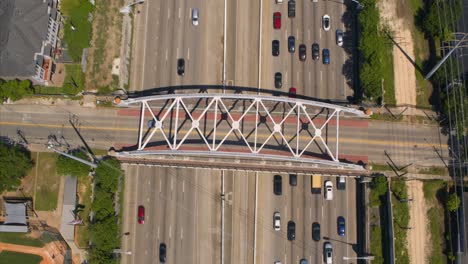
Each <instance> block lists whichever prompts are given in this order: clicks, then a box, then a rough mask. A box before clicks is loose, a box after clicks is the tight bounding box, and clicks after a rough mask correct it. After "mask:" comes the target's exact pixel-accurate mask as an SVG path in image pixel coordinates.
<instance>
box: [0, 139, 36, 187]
mask: <svg viewBox="0 0 468 264" xmlns="http://www.w3.org/2000/svg"><path fill="white" fill-rule="evenodd" d="M32 165H33V161H32V160H31V153H30V152H29V151H28V150H26V149H25V148H23V147H21V146H11V145H7V144H5V143H3V142H0V193H2V192H3V191H5V190H11V189H14V188H16V187H17V186H19V184H20V183H21V179H22V178H23V177H24V176H26V174H27V173H28V172H29V171H30V170H31V168H32Z"/></svg>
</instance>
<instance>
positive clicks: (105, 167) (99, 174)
mask: <svg viewBox="0 0 468 264" xmlns="http://www.w3.org/2000/svg"><path fill="white" fill-rule="evenodd" d="M121 175H123V172H122V170H121V169H120V163H119V161H118V160H117V159H115V158H106V159H104V160H103V161H102V162H101V163H99V166H98V167H97V168H96V175H95V183H96V185H99V186H100V187H101V188H102V189H104V190H107V191H108V192H115V191H116V190H117V184H118V182H119V177H120V176H121Z"/></svg>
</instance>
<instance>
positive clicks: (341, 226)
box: [336, 216, 346, 236]
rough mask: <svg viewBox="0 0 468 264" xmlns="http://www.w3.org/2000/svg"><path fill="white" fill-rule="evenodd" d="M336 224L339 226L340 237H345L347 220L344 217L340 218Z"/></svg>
mask: <svg viewBox="0 0 468 264" xmlns="http://www.w3.org/2000/svg"><path fill="white" fill-rule="evenodd" d="M336 224H337V227H338V228H337V229H338V235H339V236H345V226H346V224H345V219H344V217H342V216H338V218H337V219H336Z"/></svg>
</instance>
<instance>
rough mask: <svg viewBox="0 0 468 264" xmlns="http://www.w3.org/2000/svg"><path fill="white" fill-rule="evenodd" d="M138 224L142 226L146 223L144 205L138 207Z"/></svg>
mask: <svg viewBox="0 0 468 264" xmlns="http://www.w3.org/2000/svg"><path fill="white" fill-rule="evenodd" d="M137 219H138V223H139V224H140V225H142V224H144V223H145V207H144V206H143V205H140V206H138V217H137Z"/></svg>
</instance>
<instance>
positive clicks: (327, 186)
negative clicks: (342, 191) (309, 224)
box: [325, 181, 333, 201]
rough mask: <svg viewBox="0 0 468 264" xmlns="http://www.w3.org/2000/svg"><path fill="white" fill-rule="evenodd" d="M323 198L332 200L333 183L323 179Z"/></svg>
mask: <svg viewBox="0 0 468 264" xmlns="http://www.w3.org/2000/svg"><path fill="white" fill-rule="evenodd" d="M325 199H326V200H329V201H330V200H333V183H332V182H331V181H325Z"/></svg>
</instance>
